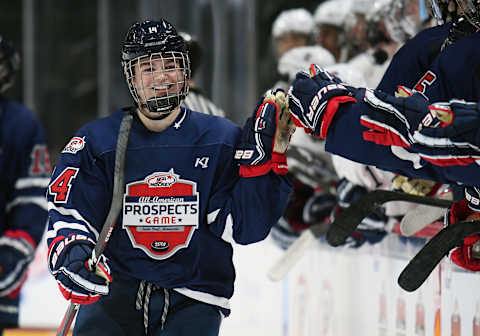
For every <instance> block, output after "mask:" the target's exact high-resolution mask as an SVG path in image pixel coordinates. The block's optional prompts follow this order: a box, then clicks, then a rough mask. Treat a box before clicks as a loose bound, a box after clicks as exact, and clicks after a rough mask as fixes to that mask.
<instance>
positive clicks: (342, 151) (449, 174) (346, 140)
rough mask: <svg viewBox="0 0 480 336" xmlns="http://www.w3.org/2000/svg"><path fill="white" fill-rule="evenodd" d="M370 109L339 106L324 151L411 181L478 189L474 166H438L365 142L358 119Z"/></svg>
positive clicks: (402, 151) (358, 105)
mask: <svg viewBox="0 0 480 336" xmlns="http://www.w3.org/2000/svg"><path fill="white" fill-rule="evenodd" d="M369 108H371V107H370V106H369V105H368V104H366V103H365V102H363V101H359V102H358V103H356V104H351V103H348V104H344V105H342V106H341V107H340V108H339V110H338V111H337V113H336V116H335V118H334V121H333V123H332V125H331V126H330V129H329V131H328V136H327V139H326V145H325V149H326V151H328V152H330V153H332V154H336V155H339V156H342V157H345V158H347V159H349V160H352V161H356V162H359V163H363V164H366V165H372V166H376V167H377V168H379V169H383V170H388V171H391V172H393V173H398V174H401V175H405V176H409V177H413V178H421V179H427V180H433V181H437V182H440V183H453V184H457V183H458V182H461V183H464V184H467V185H473V186H480V182H479V180H478V177H477V174H478V165H477V164H476V163H474V164H470V165H468V166H447V167H440V166H435V165H433V164H431V163H429V162H427V161H425V160H423V159H422V158H421V157H420V156H419V155H418V154H416V153H414V152H412V151H409V150H407V149H405V148H402V147H396V146H381V145H377V144H375V143H373V142H369V141H365V140H364V139H363V136H362V133H363V131H365V130H367V129H366V128H365V127H364V126H362V125H361V124H360V117H361V115H362V113H364V111H366V110H367V109H369Z"/></svg>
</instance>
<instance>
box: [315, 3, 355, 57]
mask: <svg viewBox="0 0 480 336" xmlns="http://www.w3.org/2000/svg"><path fill="white" fill-rule="evenodd" d="M351 2H352V1H351V0H327V1H324V2H322V3H321V4H319V5H318V7H317V8H316V9H315V12H314V14H313V20H314V22H315V30H314V40H315V43H316V44H318V45H321V46H322V47H324V48H326V49H327V50H328V51H330V52H331V53H332V55H333V56H334V57H335V61H336V63H338V62H345V60H346V57H347V55H346V52H347V49H346V48H345V45H346V44H347V43H349V41H347V40H346V36H345V22H346V19H347V17H348V16H349V15H348V13H349V11H350V7H351Z"/></svg>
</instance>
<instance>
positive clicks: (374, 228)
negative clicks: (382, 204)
mask: <svg viewBox="0 0 480 336" xmlns="http://www.w3.org/2000/svg"><path fill="white" fill-rule="evenodd" d="M366 193H367V189H366V188H364V187H362V186H360V185H357V184H354V183H352V182H350V181H349V180H347V179H345V178H343V179H341V180H340V182H339V184H338V186H337V200H338V205H337V207H336V208H335V209H334V211H333V212H332V214H331V217H330V221H331V222H332V223H333V222H334V221H335V217H336V216H338V214H339V213H340V212H341V211H343V209H346V208H348V207H349V206H350V205H352V204H353V203H355V202H356V201H357V200H358V199H360V198H361V197H362V196H363V195H364V194H366ZM388 220H389V217H388V216H387V215H385V212H384V210H383V209H382V208H380V209H377V210H376V211H375V212H372V213H371V214H370V215H368V216H367V217H365V218H364V219H363V220H362V222H361V223H360V224H359V225H358V227H357V229H356V230H355V231H354V232H353V233H352V234H351V235H350V236H349V237H348V238H347V240H346V241H345V246H347V247H351V248H358V247H360V246H362V245H363V244H364V243H366V242H368V243H369V244H372V245H373V244H376V243H378V242H380V241H381V240H382V239H383V238H385V236H386V234H387V232H386V226H387V223H388Z"/></svg>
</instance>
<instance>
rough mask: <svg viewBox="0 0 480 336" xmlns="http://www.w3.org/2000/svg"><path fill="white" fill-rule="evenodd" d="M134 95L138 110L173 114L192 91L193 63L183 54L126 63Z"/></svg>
mask: <svg viewBox="0 0 480 336" xmlns="http://www.w3.org/2000/svg"><path fill="white" fill-rule="evenodd" d="M123 63H124V64H123V71H124V74H125V78H126V80H127V84H128V88H129V90H130V94H131V95H132V97H133V100H134V101H135V103H136V105H137V106H138V107H143V108H147V109H148V110H149V111H150V112H153V113H158V114H160V117H161V118H163V117H165V116H167V115H168V114H170V112H172V111H173V110H174V109H175V108H176V107H177V106H179V105H180V103H181V101H182V100H183V99H185V97H186V96H187V94H188V91H189V82H188V79H189V78H190V61H189V59H188V54H187V53H185V52H179V51H169V52H157V53H151V54H149V55H142V56H139V57H136V58H133V59H131V60H128V61H124V62H123Z"/></svg>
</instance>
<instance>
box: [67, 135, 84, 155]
mask: <svg viewBox="0 0 480 336" xmlns="http://www.w3.org/2000/svg"><path fill="white" fill-rule="evenodd" d="M84 147H85V137H83V138H79V137H73V138H72V140H70V141H69V143H68V144H67V145H66V146H65V148H64V149H63V150H62V153H70V154H76V153H77V152H78V151H81V150H82V149H83V148H84Z"/></svg>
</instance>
